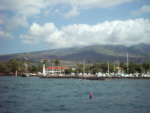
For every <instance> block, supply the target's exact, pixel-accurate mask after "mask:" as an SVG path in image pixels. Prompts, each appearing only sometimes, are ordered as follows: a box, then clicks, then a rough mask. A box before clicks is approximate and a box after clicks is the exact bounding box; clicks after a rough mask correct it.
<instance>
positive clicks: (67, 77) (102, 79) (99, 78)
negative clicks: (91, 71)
mask: <svg viewBox="0 0 150 113" xmlns="http://www.w3.org/2000/svg"><path fill="white" fill-rule="evenodd" d="M40 78H56V79H57V78H58V79H85V80H99V81H104V80H106V79H150V77H88V76H87V77H85V76H41V77H40Z"/></svg>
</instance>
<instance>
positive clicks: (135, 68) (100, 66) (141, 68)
mask: <svg viewBox="0 0 150 113" xmlns="http://www.w3.org/2000/svg"><path fill="white" fill-rule="evenodd" d="M117 67H118V64H117V63H109V72H114V73H117V72H118V69H117ZM119 67H121V68H123V71H124V73H127V72H128V73H132V74H133V73H136V72H138V73H147V72H148V71H150V63H146V62H143V63H142V64H136V63H133V62H130V63H129V64H128V71H127V64H126V63H124V62H121V63H120V64H119ZM84 72H85V73H92V74H95V73H98V72H101V73H108V63H106V62H105V63H101V62H99V63H95V64H90V61H89V62H88V64H86V65H84V64H77V68H76V70H75V73H84Z"/></svg>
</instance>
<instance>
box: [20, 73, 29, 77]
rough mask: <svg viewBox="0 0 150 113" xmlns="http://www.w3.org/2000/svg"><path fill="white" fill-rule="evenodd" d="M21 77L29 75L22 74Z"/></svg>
mask: <svg viewBox="0 0 150 113" xmlns="http://www.w3.org/2000/svg"><path fill="white" fill-rule="evenodd" d="M21 77H29V75H28V74H22V75H21Z"/></svg>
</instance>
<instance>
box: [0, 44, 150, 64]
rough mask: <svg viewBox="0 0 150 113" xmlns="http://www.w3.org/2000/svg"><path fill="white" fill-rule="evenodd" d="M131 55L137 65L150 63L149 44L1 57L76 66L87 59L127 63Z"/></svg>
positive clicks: (93, 47) (59, 50)
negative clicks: (127, 56)
mask: <svg viewBox="0 0 150 113" xmlns="http://www.w3.org/2000/svg"><path fill="white" fill-rule="evenodd" d="M127 53H129V61H133V62H136V63H141V62H150V45H149V44H144V43H141V44H137V45H132V46H130V47H126V46H123V45H116V46H114V45H93V46H87V47H82V48H67V49H55V50H46V51H36V52H29V53H19V54H9V55H1V56H0V61H1V62H7V61H9V60H10V59H15V58H18V59H20V60H22V59H23V58H24V57H25V56H27V57H28V59H29V60H32V61H33V62H35V63H40V61H41V59H48V60H55V59H59V60H61V62H62V64H63V65H67V64H68V65H72V64H73V65H74V64H77V63H82V62H83V59H85V61H86V63H88V61H91V63H96V62H99V61H101V62H107V61H108V60H109V61H110V62H115V61H116V60H119V61H120V62H121V61H124V62H126V55H127Z"/></svg>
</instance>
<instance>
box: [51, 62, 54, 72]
mask: <svg viewBox="0 0 150 113" xmlns="http://www.w3.org/2000/svg"><path fill="white" fill-rule="evenodd" d="M53 63H54V61H53V60H51V65H52V74H53Z"/></svg>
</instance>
